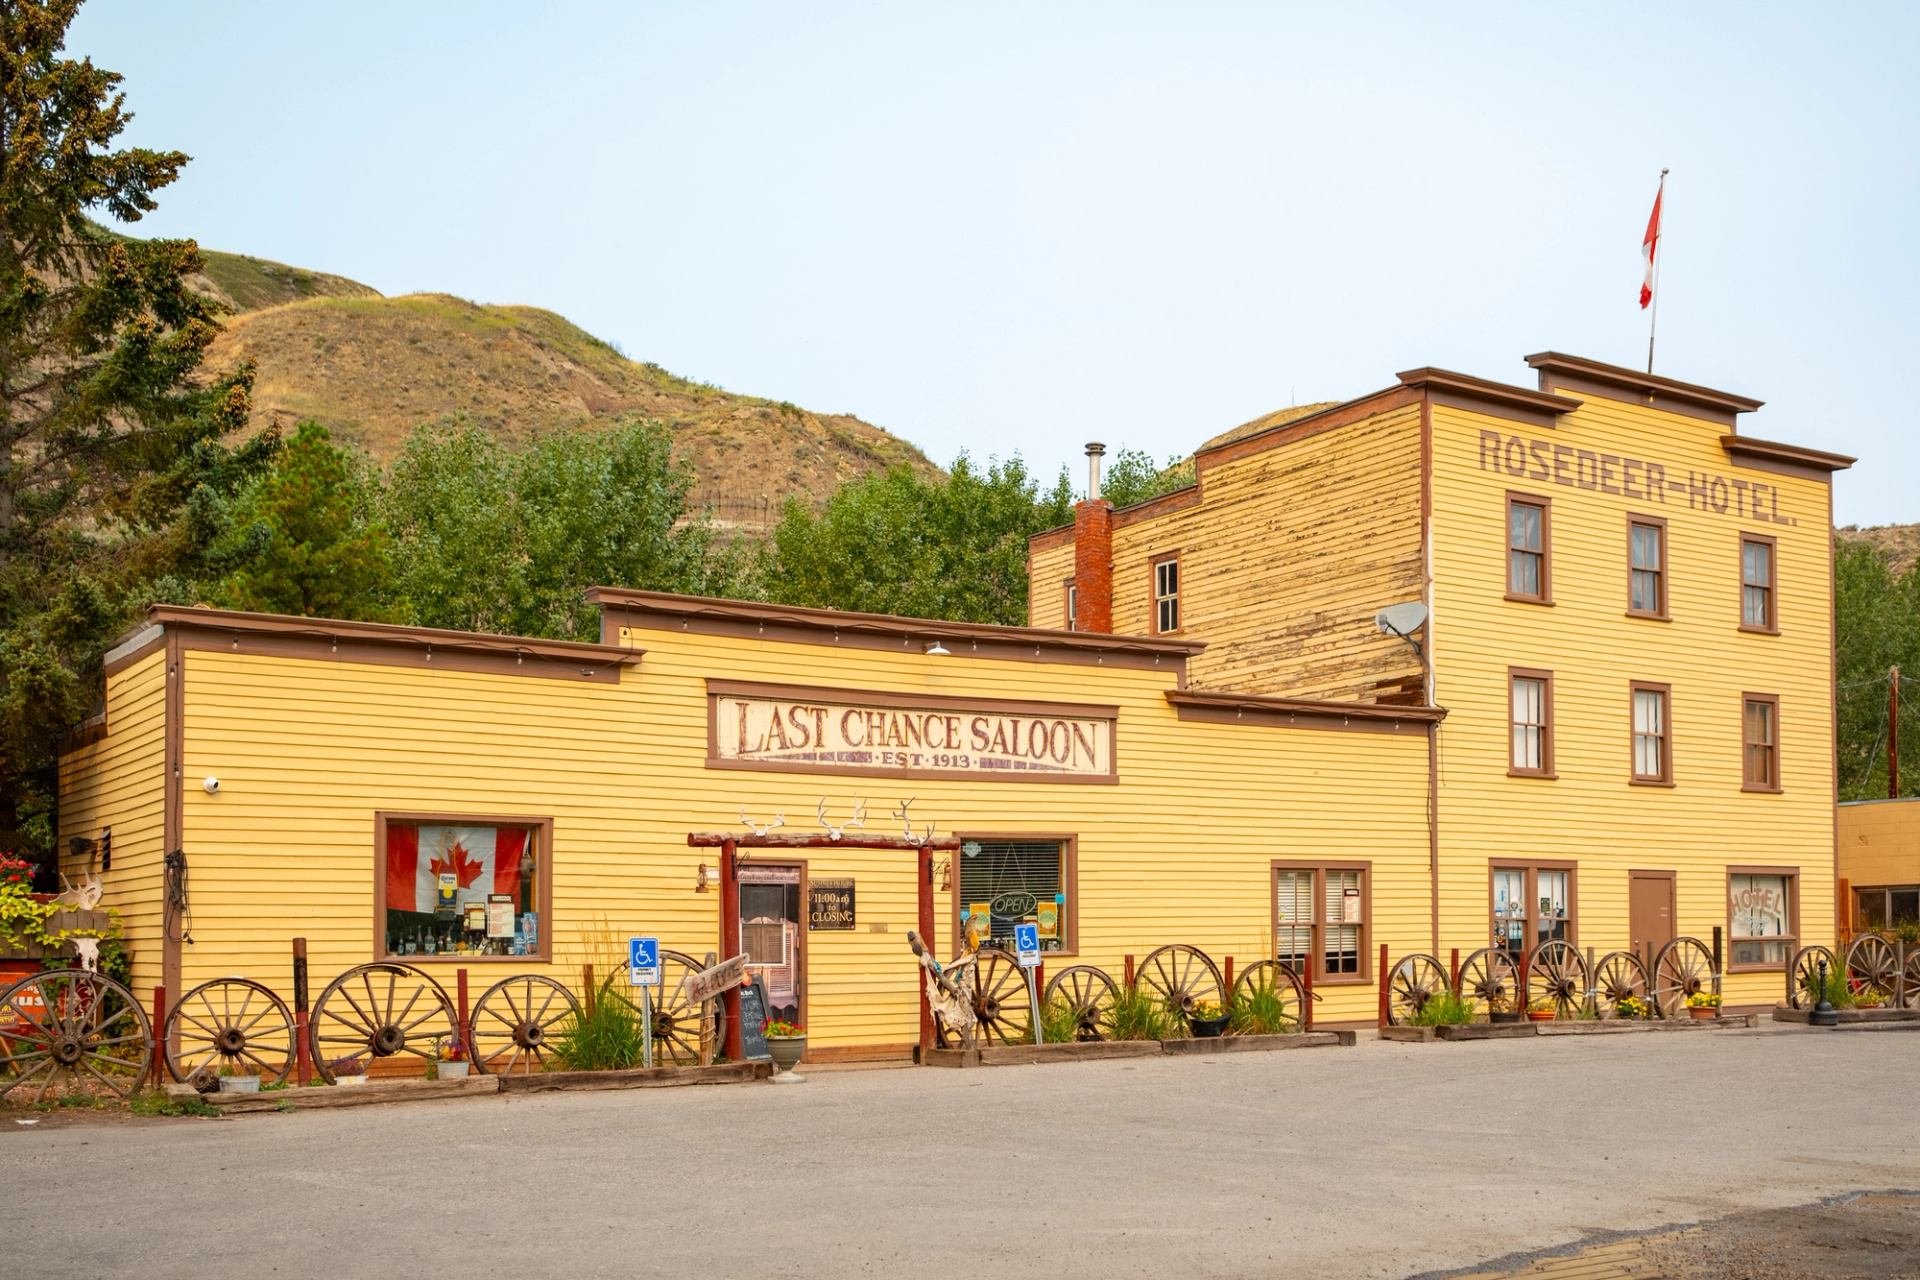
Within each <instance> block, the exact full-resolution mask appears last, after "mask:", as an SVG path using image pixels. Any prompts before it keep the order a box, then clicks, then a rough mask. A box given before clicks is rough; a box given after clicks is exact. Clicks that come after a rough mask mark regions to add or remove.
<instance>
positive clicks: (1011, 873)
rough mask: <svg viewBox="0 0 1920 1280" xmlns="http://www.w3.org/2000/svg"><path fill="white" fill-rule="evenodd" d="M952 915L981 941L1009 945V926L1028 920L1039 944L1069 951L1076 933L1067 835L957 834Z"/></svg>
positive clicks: (1045, 948) (1070, 845)
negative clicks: (1009, 835)
mask: <svg viewBox="0 0 1920 1280" xmlns="http://www.w3.org/2000/svg"><path fill="white" fill-rule="evenodd" d="M960 841H961V843H960V852H959V854H958V855H956V856H955V858H954V861H955V863H957V864H958V866H959V874H958V875H956V876H955V877H954V881H953V884H954V902H955V908H956V911H955V915H956V918H957V920H958V924H959V928H960V929H962V930H965V929H966V928H967V927H968V924H969V922H973V924H974V927H975V929H976V930H978V932H979V935H980V945H981V946H983V947H1000V948H1002V949H1004V950H1007V951H1011V950H1013V927H1014V926H1015V925H1017V924H1022V923H1027V922H1031V923H1033V924H1034V925H1036V926H1038V928H1039V932H1040V950H1042V951H1072V950H1074V949H1075V947H1074V943H1075V939H1076V936H1077V934H1076V932H1075V930H1076V924H1075V919H1074V917H1075V910H1074V908H1075V906H1076V903H1075V900H1074V888H1073V869H1074V867H1073V863H1074V842H1073V840H1072V838H1071V837H1048V838H1045V839H1036V838H1027V839H1020V838H1007V837H999V838H993V837H969V836H964V835H963V836H961V837H960Z"/></svg>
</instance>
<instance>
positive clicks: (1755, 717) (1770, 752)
mask: <svg viewBox="0 0 1920 1280" xmlns="http://www.w3.org/2000/svg"><path fill="white" fill-rule="evenodd" d="M1740 697H1741V703H1740V747H1741V753H1740V756H1741V765H1740V787H1741V790H1743V791H1778V790H1780V697H1779V695H1778V694H1772V693H1746V694H1742V695H1741V696H1740Z"/></svg>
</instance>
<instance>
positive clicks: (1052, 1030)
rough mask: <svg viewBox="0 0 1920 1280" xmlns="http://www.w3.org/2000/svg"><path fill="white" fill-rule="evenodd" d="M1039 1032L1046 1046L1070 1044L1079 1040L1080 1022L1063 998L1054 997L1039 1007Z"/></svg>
mask: <svg viewBox="0 0 1920 1280" xmlns="http://www.w3.org/2000/svg"><path fill="white" fill-rule="evenodd" d="M1040 1030H1041V1032H1042V1033H1043V1034H1044V1035H1045V1036H1046V1038H1047V1043H1048V1044H1071V1043H1072V1042H1073V1041H1075V1040H1077V1039H1079V1038H1080V1020H1079V1018H1078V1016H1077V1015H1076V1014H1075V1012H1074V1008H1073V1005H1072V1003H1071V1002H1070V1001H1068V1000H1067V998H1066V997H1065V996H1055V997H1054V998H1053V999H1051V1000H1048V1001H1047V1002H1046V1003H1044V1004H1042V1005H1041V1006H1040Z"/></svg>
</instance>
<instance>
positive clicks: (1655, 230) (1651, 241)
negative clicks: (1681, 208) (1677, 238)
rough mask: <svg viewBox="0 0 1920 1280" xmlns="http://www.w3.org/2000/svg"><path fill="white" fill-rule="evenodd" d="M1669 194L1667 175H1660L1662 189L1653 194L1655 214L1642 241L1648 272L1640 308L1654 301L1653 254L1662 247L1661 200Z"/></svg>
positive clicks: (1642, 279)
mask: <svg viewBox="0 0 1920 1280" xmlns="http://www.w3.org/2000/svg"><path fill="white" fill-rule="evenodd" d="M1666 194H1667V179H1666V175H1665V174H1662V175H1661V177H1660V189H1659V190H1658V191H1656V192H1654V195H1653V216H1652V217H1650V218H1648V219H1647V234H1646V235H1645V236H1644V237H1642V239H1641V241H1640V256H1641V257H1642V258H1644V259H1645V260H1646V274H1645V275H1644V276H1642V277H1641V280H1640V309H1641V310H1642V311H1645V310H1646V309H1647V304H1648V303H1650V302H1652V301H1653V255H1654V253H1655V252H1657V251H1658V250H1659V248H1660V200H1661V197H1663V196H1665V195H1666Z"/></svg>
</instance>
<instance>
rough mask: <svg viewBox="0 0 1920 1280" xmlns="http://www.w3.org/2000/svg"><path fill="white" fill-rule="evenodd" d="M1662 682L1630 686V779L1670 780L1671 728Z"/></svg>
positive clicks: (1667, 695)
mask: <svg viewBox="0 0 1920 1280" xmlns="http://www.w3.org/2000/svg"><path fill="white" fill-rule="evenodd" d="M1669 701H1670V698H1669V691H1668V689H1667V686H1666V685H1664V684H1642V683H1640V682H1638V681H1636V682H1634V685H1633V780H1634V781H1635V782H1652V783H1670V782H1672V781H1673V749H1672V747H1673V729H1672V724H1671V716H1670V715H1669Z"/></svg>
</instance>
